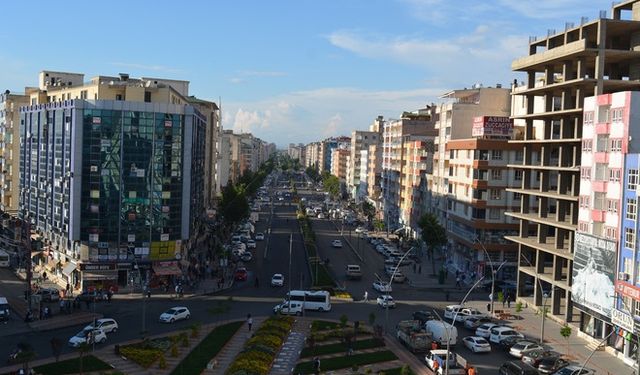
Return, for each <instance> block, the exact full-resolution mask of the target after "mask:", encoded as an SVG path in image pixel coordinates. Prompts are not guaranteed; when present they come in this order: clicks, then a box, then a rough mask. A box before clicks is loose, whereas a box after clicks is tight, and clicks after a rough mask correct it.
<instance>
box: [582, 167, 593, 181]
mask: <svg viewBox="0 0 640 375" xmlns="http://www.w3.org/2000/svg"><path fill="white" fill-rule="evenodd" d="M580 178H581V179H583V180H590V179H591V167H581V168H580Z"/></svg>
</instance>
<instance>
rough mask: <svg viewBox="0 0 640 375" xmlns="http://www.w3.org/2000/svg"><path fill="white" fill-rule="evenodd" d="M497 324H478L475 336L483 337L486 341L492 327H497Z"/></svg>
mask: <svg viewBox="0 0 640 375" xmlns="http://www.w3.org/2000/svg"><path fill="white" fill-rule="evenodd" d="M498 325H499V324H498V323H484V324H480V325H479V326H478V328H476V336H480V337H484V338H485V339H488V338H489V336H491V329H492V328H493V327H497V326H498Z"/></svg>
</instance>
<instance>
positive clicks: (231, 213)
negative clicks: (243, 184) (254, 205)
mask: <svg viewBox="0 0 640 375" xmlns="http://www.w3.org/2000/svg"><path fill="white" fill-rule="evenodd" d="M220 212H221V213H222V216H223V217H224V219H225V221H226V222H227V223H228V224H235V223H237V222H239V221H240V220H242V219H243V218H245V217H246V216H247V215H248V214H249V203H248V202H247V197H246V195H245V194H244V191H243V190H242V189H240V188H239V187H238V186H235V185H231V184H230V185H227V186H225V188H224V189H223V190H222V200H221V201H220Z"/></svg>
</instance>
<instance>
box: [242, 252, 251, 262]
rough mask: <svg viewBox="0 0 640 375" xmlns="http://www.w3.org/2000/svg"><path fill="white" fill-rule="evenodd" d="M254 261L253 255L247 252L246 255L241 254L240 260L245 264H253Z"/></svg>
mask: <svg viewBox="0 0 640 375" xmlns="http://www.w3.org/2000/svg"><path fill="white" fill-rule="evenodd" d="M252 259H253V255H252V254H251V253H250V252H248V251H245V252H244V253H242V254H240V260H242V261H243V262H251V260H252Z"/></svg>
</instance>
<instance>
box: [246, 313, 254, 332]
mask: <svg viewBox="0 0 640 375" xmlns="http://www.w3.org/2000/svg"><path fill="white" fill-rule="evenodd" d="M247 325H248V326H249V332H251V326H252V325H253V318H252V317H251V314H247Z"/></svg>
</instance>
